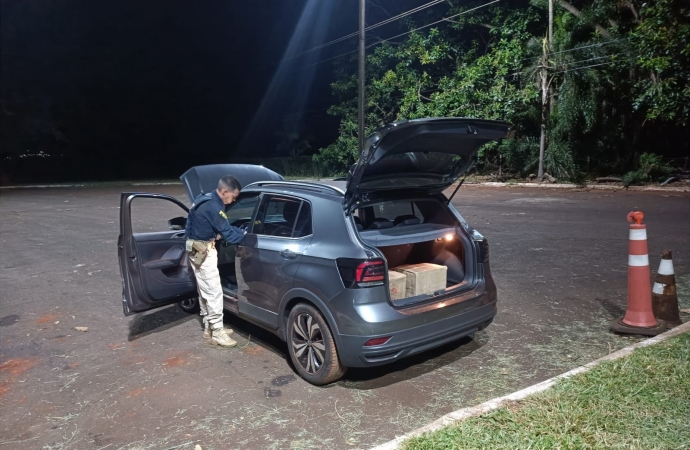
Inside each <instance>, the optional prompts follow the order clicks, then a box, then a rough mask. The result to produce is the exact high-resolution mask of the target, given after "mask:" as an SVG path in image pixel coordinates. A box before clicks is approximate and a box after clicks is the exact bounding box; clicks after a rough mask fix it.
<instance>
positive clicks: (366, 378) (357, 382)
mask: <svg viewBox="0 0 690 450" xmlns="http://www.w3.org/2000/svg"><path fill="white" fill-rule="evenodd" d="M487 342H488V340H486V339H475V338H472V337H464V338H462V339H459V340H457V341H453V342H449V343H448V344H444V345H442V346H440V347H437V348H434V349H431V350H427V351H425V352H422V353H418V354H416V355H412V356H409V357H407V358H404V359H401V360H399V361H396V362H393V363H391V364H386V365H383V366H377V367H368V368H352V369H350V370H348V372H347V373H346V374H345V376H344V377H343V379H342V380H341V381H339V382H338V383H337V385H339V386H341V387H344V388H346V389H357V390H371V389H378V388H382V387H386V386H390V385H393V384H395V383H400V382H401V381H407V380H411V379H413V378H417V377H419V376H422V375H425V374H427V373H429V372H433V371H434V370H437V369H439V368H441V367H444V366H447V365H449V364H453V363H455V362H456V361H459V360H461V359H462V358H465V357H467V356H469V355H471V354H472V353H474V352H475V351H477V350H479V349H480V348H482V347H483V346H484V345H486V343H487Z"/></svg>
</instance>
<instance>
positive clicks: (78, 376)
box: [0, 186, 690, 450]
mask: <svg viewBox="0 0 690 450" xmlns="http://www.w3.org/2000/svg"><path fill="white" fill-rule="evenodd" d="M122 189H123V188H105V187H104V188H76V189H34V190H30V189H25V190H12V191H7V190H6V191H2V192H1V193H0V252H1V253H0V263H1V266H0V337H1V345H2V348H1V349H0V417H1V421H0V449H4V448H32V449H33V448H36V449H40V448H44V449H67V448H75V449H111V450H115V449H129V450H134V449H148V448H151V449H170V448H175V449H177V448H180V449H192V448H194V445H195V444H200V445H201V446H202V448H203V449H204V450H208V449H226V448H252V449H259V448H266V449H282V448H295V449H299V448H325V447H329V448H331V449H351V448H367V447H370V446H372V445H374V444H378V443H381V442H383V441H386V440H388V439H391V438H393V437H395V435H399V434H402V433H404V432H407V431H410V430H412V429H414V428H416V427H419V426H421V425H423V424H425V423H427V422H429V421H430V420H432V419H434V418H437V417H438V416H440V415H443V414H446V413H448V412H450V411H452V410H455V409H458V408H461V407H465V406H470V405H473V404H476V403H479V402H481V401H484V400H487V399H489V398H492V397H495V396H499V395H504V394H506V393H509V392H512V391H514V390H516V389H520V388H524V387H526V386H529V385H531V384H534V383H536V382H538V381H541V380H544V379H546V378H549V377H551V376H554V375H556V374H559V373H561V372H564V371H566V370H568V369H571V368H573V367H576V366H579V365H582V364H583V363H586V362H589V361H591V360H592V359H595V358H597V357H600V356H603V355H605V354H607V353H609V352H610V351H612V350H614V349H617V348H621V347H624V346H625V345H627V344H629V343H631V342H634V341H637V340H638V338H636V337H620V336H615V335H612V334H611V333H609V332H608V330H607V328H608V324H609V322H610V321H611V320H612V319H614V318H615V317H617V316H621V315H622V314H623V312H624V305H625V295H626V294H625V292H626V275H627V272H626V270H627V265H626V264H627V246H628V241H627V237H628V224H627V222H626V220H625V218H626V215H627V213H628V212H629V211H631V210H632V209H635V208H639V209H641V210H642V211H644V212H645V214H646V219H645V222H646V223H647V224H648V234H649V249H650V263H651V265H652V271H653V272H655V271H656V268H657V267H658V264H659V259H660V254H661V252H662V250H664V249H666V248H670V249H672V250H673V251H674V263H675V266H676V274H677V278H678V280H679V285H680V286H679V289H680V292H681V303H682V307H685V308H687V307H689V306H690V304H689V302H690V275H689V272H690V242H689V241H690V195H689V194H687V193H678V192H667V193H664V192H625V191H618V192H615V191H572V190H550V189H527V188H502V189H497V188H480V187H472V186H466V187H463V188H462V189H461V191H460V192H459V193H458V195H457V197H456V199H455V201H454V203H455V204H456V205H457V207H458V208H459V209H460V211H461V212H462V213H463V214H464V216H465V217H466V218H467V219H468V221H469V222H470V223H472V224H473V225H474V226H475V227H476V228H477V229H479V230H480V231H481V232H482V233H483V234H485V235H486V236H487V237H488V239H489V241H490V243H491V262H492V270H493V273H494V277H495V279H496V284H497V285H498V291H499V302H500V307H499V314H498V316H497V318H496V321H495V322H494V324H492V325H491V326H490V327H489V328H488V329H486V330H485V331H482V332H480V333H478V334H477V335H476V336H475V337H474V339H469V338H468V339H465V340H462V341H460V342H457V343H453V344H450V345H446V346H444V347H442V348H440V349H437V350H435V351H431V352H428V353H425V354H423V355H418V356H416V357H413V358H411V359H408V360H404V361H402V362H400V363H398V364H396V365H393V366H386V367H383V368H377V369H376V370H356V371H355V370H353V371H350V372H349V373H348V375H346V378H345V379H344V380H343V381H341V382H338V383H335V384H333V385H331V386H328V387H323V388H318V387H314V386H311V385H309V384H307V383H306V382H304V381H302V380H301V379H300V378H298V377H297V376H296V375H295V372H294V371H293V369H292V368H291V367H290V365H289V363H288V362H287V359H286V348H285V346H284V344H282V343H281V342H280V341H279V340H277V339H276V338H274V337H272V336H271V335H269V334H267V333H265V332H262V331H261V330H259V329H258V328H256V327H253V326H251V325H248V324H246V323H244V322H242V321H241V320H239V319H236V318H233V317H228V316H226V322H228V323H229V324H230V325H231V326H233V327H234V328H235V330H236V336H237V335H239V336H238V337H237V339H238V341H239V347H238V348H236V349H230V350H228V349H220V348H218V347H213V346H211V345H209V344H207V343H204V341H203V339H202V336H201V328H200V323H199V321H198V320H197V318H195V317H193V316H189V315H187V314H185V313H183V312H182V311H181V310H179V309H178V308H177V307H176V306H172V307H168V308H165V309H163V310H159V311H154V312H151V313H148V314H145V315H140V316H133V317H129V318H125V317H124V316H123V315H122V306H121V284H120V275H119V270H118V266H117V252H116V240H117V234H118V227H119V223H118V217H119V216H118V214H119V209H118V201H119V192H120V191H121V190H122ZM125 189H126V188H125ZM137 189H138V190H144V191H146V190H154V191H158V192H164V193H169V194H172V195H174V196H177V197H178V198H180V199H183V198H184V195H183V189H182V187H181V186H150V187H144V186H139V187H137ZM137 217H138V221H137V224H136V226H137V227H141V229H147V228H150V229H156V228H159V229H162V228H163V224H165V223H166V221H167V219H168V218H169V217H170V216H169V210H168V209H167V208H156V207H150V208H148V209H147V210H146V211H142V212H141V215H139V216H137ZM157 225H159V226H157ZM686 319H687V316H686ZM75 326H85V327H88V332H80V331H76V330H75V329H74V327H75ZM20 443H21V444H20Z"/></svg>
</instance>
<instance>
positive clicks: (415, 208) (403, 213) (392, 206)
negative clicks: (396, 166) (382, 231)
mask: <svg viewBox="0 0 690 450" xmlns="http://www.w3.org/2000/svg"><path fill="white" fill-rule="evenodd" d="M355 216H356V219H355V221H356V222H357V223H359V224H361V226H362V228H363V229H364V230H367V229H371V228H377V227H384V228H385V227H386V223H388V224H390V225H392V226H405V225H416V224H420V223H433V224H439V225H450V226H452V225H453V224H454V223H455V221H454V220H453V217H452V216H451V214H450V212H449V211H448V209H447V208H446V207H445V206H444V205H443V204H441V203H439V202H438V201H435V200H428V199H426V200H394V201H387V202H384V203H379V204H376V205H372V206H366V207H364V208H360V209H358V210H357V211H355ZM374 223H377V225H374ZM390 225H388V226H390Z"/></svg>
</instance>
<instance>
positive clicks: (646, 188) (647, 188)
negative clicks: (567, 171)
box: [0, 178, 690, 192]
mask: <svg viewBox="0 0 690 450" xmlns="http://www.w3.org/2000/svg"><path fill="white" fill-rule="evenodd" d="M295 181H300V180H295ZM307 181H311V180H307ZM317 181H330V180H329V179H326V178H324V179H319V180H317ZM113 184H114V185H115V187H117V186H172V185H178V184H182V182H181V181H171V182H167V181H166V182H155V181H150V182H145V181H144V182H128V183H118V182H113ZM99 185H100V184H99V183H93V184H91V183H84V184H33V185H27V186H0V189H50V188H75V187H98V186H99ZM465 185H466V186H485V187H497V188H501V187H525V188H536V189H601V190H608V191H624V190H628V191H656V192H690V187H687V188H686V187H675V186H670V187H662V186H630V187H628V188H625V187H623V186H619V185H612V184H587V185H584V186H578V185H576V184H570V183H553V184H548V183H503V182H495V181H487V182H482V183H471V182H467V183H466V184H465ZM455 186H457V184H454V185H453V186H451V187H450V188H453V187H455Z"/></svg>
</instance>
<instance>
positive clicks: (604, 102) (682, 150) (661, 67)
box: [314, 0, 690, 180]
mask: <svg viewBox="0 0 690 450" xmlns="http://www.w3.org/2000/svg"><path fill="white" fill-rule="evenodd" d="M449 3H450V4H451V7H450V9H449V10H446V11H435V12H429V13H427V14H426V15H416V16H415V20H414V21H413V20H409V21H407V22H406V23H405V24H404V25H403V27H404V28H407V29H409V30H415V29H416V28H419V27H421V26H424V25H425V24H430V23H433V22H436V21H438V20H439V19H441V18H444V17H450V16H454V15H457V16H456V17H453V18H452V20H449V21H444V22H442V23H439V24H436V25H433V26H431V27H427V28H423V29H420V30H417V31H412V32H411V33H409V34H407V35H405V36H402V37H400V38H398V39H397V40H396V39H393V40H389V41H383V42H375V41H374V42H372V46H371V48H369V50H368V57H367V67H366V70H367V80H366V84H367V105H366V118H367V122H366V123H367V133H369V132H372V131H373V130H375V129H376V128H378V127H379V126H381V125H384V124H386V123H388V122H392V121H397V120H405V119H413V118H419V117H433V116H436V117H438V116H464V117H479V118H488V119H502V120H507V121H510V122H511V123H513V124H514V125H515V127H516V130H517V134H516V137H515V138H514V139H511V140H505V141H503V142H501V143H499V144H495V145H494V146H488V147H485V148H484V149H483V150H482V152H481V153H480V155H479V160H478V163H479V167H480V169H483V170H484V171H487V172H488V171H500V172H501V173H506V172H507V173H508V174H512V175H514V176H526V175H527V174H529V173H531V172H535V171H536V165H537V162H538V153H539V131H540V122H541V109H540V105H541V94H540V87H541V84H540V82H539V75H540V73H544V72H541V70H542V69H543V68H546V73H547V74H548V80H549V81H550V86H551V90H550V92H549V98H550V101H549V108H548V109H549V114H548V119H547V148H546V153H545V158H544V164H545V169H546V171H547V172H549V173H551V174H552V175H554V176H556V177H557V178H560V179H570V180H578V179H579V178H582V177H583V174H584V173H625V172H627V171H630V170H638V169H639V170H643V171H644V170H645V169H642V168H639V164H640V155H641V154H642V153H645V152H647V153H660V154H663V156H664V157H672V156H686V155H687V153H688V149H687V145H688V144H687V141H688V139H687V134H688V133H687V127H688V126H689V125H690V124H689V123H688V122H689V119H690V25H689V16H690V8H688V7H687V6H683V2H681V1H674V0H659V1H655V2H647V3H643V2H642V1H638V0H630V1H618V2H613V1H606V0H594V1H591V0H589V1H584V0H583V1H575V2H572V3H569V2H566V1H564V0H554V23H553V27H554V35H553V41H552V43H551V46H550V48H549V46H548V45H547V42H546V35H547V31H546V30H547V25H548V23H547V21H548V19H547V17H548V15H547V7H548V6H547V5H548V3H547V2H546V0H533V1H532V2H527V1H525V0H523V1H520V0H501V1H500V2H498V3H495V4H493V5H491V6H488V7H484V8H481V9H477V10H474V11H468V10H470V9H472V8H474V7H476V6H479V5H481V4H483V3H485V1H478V2H471V3H469V4H468V3H467V2H462V4H461V3H460V2H454V1H449ZM463 11H467V13H466V14H461V13H463ZM459 14H461V15H459ZM418 16H419V17H418ZM335 70H336V74H337V81H335V82H334V83H333V85H332V87H333V93H334V95H335V97H336V100H337V103H336V104H334V105H333V106H332V107H331V108H330V111H329V112H330V113H331V114H333V115H337V116H339V117H340V118H341V122H340V135H339V137H338V139H337V140H336V141H335V142H334V143H332V144H331V145H329V146H328V147H325V148H322V149H320V150H319V152H318V153H317V154H316V155H315V156H314V160H315V161H316V162H317V163H318V164H319V165H321V166H322V167H323V168H325V169H331V170H333V169H335V171H336V172H341V173H342V172H344V171H345V170H346V169H347V167H348V166H349V165H350V164H352V163H353V162H354V161H355V160H356V157H357V155H358V149H357V78H356V61H355V60H354V58H352V59H350V60H347V61H343V60H340V61H338V62H337V63H336V67H335ZM683 145H685V147H683ZM652 156H653V155H652ZM647 162H648V161H647ZM657 166H658V167H662V168H667V165H666V164H664V163H661V162H660V163H659V164H657ZM662 175H663V173H658V171H657V170H652V171H646V172H645V174H644V175H640V177H642V178H646V179H648V178H650V177H654V176H662ZM638 178H639V177H638Z"/></svg>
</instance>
